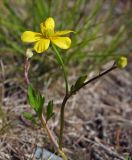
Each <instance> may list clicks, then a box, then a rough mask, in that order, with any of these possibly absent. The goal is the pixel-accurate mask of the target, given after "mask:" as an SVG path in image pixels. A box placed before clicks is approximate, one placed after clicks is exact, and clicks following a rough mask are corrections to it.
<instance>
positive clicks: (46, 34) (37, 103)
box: [21, 17, 127, 160]
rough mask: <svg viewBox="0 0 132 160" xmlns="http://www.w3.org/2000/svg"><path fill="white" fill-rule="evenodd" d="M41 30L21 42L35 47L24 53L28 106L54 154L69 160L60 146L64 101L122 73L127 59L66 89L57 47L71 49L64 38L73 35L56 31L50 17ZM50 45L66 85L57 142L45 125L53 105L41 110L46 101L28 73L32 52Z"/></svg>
mask: <svg viewBox="0 0 132 160" xmlns="http://www.w3.org/2000/svg"><path fill="white" fill-rule="evenodd" d="M40 30H41V32H40V33H38V32H33V31H25V32H24V33H23V34H22V36H21V40H22V41H23V42H26V43H33V44H34V46H33V48H31V49H27V52H26V61H25V80H26V83H27V85H28V102H29V104H30V106H31V107H32V108H33V109H34V111H35V112H36V114H37V116H38V118H39V120H40V122H41V124H42V127H43V128H44V129H45V130H46V132H47V134H48V137H49V139H50V141H51V143H52V144H53V146H54V147H55V149H56V151H57V152H58V154H59V155H60V156H61V157H62V158H63V159H64V160H68V158H67V155H66V154H65V152H64V150H63V145H62V143H63V130H64V113H65V105H66V103H67V100H68V99H69V98H70V97H71V96H73V95H74V94H76V92H78V91H79V90H80V89H81V88H83V87H84V86H86V85H88V84H89V83H91V82H93V81H95V80H97V79H99V78H101V77H102V76H104V75H105V74H107V73H109V72H111V71H112V70H114V69H116V68H121V69H122V68H124V67H125V66H126V65H127V58H126V57H120V58H119V59H117V60H115V62H114V64H113V65H112V66H111V67H110V68H108V69H107V70H105V71H103V72H101V73H99V74H98V75H96V76H95V77H93V78H91V79H87V75H84V76H81V77H79V78H77V80H76V81H75V83H74V84H73V85H72V86H71V87H69V83H68V78H67V72H66V69H65V64H64V62H63V59H62V57H61V54H60V53H59V51H58V50H57V48H56V46H57V47H59V48H61V49H68V48H70V46H71V39H70V38H69V37H67V36H64V35H66V34H68V33H71V32H72V33H74V31H71V30H64V31H55V22H54V19H53V18H51V17H49V18H47V19H46V20H45V21H44V22H42V23H41V24H40ZM50 43H51V44H52V49H53V51H54V53H55V55H56V60H57V61H58V65H59V66H60V67H61V68H62V72H63V76H64V81H65V96H64V98H63V101H62V104H61V109H60V131H59V136H58V138H57V139H56V136H54V133H53V132H52V131H51V130H50V127H49V125H48V121H49V120H50V119H51V118H52V116H53V105H54V104H53V101H49V103H48V105H47V106H46V107H44V106H45V105H44V103H45V97H44V96H43V95H41V93H40V92H38V91H37V90H36V89H34V88H33V86H32V84H31V83H30V81H29V78H28V71H29V67H30V61H29V58H31V57H32V56H33V53H32V50H34V51H35V52H36V53H43V52H45V51H46V50H47V49H48V48H49V46H50ZM45 108H46V110H45ZM44 110H45V111H44ZM24 115H25V117H26V118H27V119H29V120H33V116H32V115H31V114H30V113H27V112H26V113H25V114H24Z"/></svg>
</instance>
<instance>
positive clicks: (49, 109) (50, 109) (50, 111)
mask: <svg viewBox="0 0 132 160" xmlns="http://www.w3.org/2000/svg"><path fill="white" fill-rule="evenodd" d="M53 115H54V113H53V101H49V103H48V105H47V111H46V121H48V120H49V119H50V118H51V117H52V116H53Z"/></svg>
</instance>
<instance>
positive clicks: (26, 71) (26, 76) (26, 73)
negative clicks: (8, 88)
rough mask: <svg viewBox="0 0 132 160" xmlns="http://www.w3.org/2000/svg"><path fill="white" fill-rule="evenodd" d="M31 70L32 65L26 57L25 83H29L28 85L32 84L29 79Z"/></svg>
mask: <svg viewBox="0 0 132 160" xmlns="http://www.w3.org/2000/svg"><path fill="white" fill-rule="evenodd" d="M29 68H30V63H29V61H28V58H27V57H26V60H25V64H24V78H25V82H26V83H27V85H28V84H29V83H30V81H29V78H28V71H29Z"/></svg>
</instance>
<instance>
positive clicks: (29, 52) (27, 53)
mask: <svg viewBox="0 0 132 160" xmlns="http://www.w3.org/2000/svg"><path fill="white" fill-rule="evenodd" d="M32 56H33V49H32V48H28V49H27V51H26V57H27V58H31V57H32Z"/></svg>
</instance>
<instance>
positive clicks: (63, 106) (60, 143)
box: [59, 95, 69, 150]
mask: <svg viewBox="0 0 132 160" xmlns="http://www.w3.org/2000/svg"><path fill="white" fill-rule="evenodd" d="M68 98H69V96H68V95H65V97H64V99H63V102H62V105H61V111H60V134H59V148H60V149H61V150H62V140H63V131H64V111H65V105H66V102H67V100H68Z"/></svg>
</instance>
